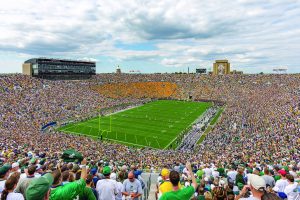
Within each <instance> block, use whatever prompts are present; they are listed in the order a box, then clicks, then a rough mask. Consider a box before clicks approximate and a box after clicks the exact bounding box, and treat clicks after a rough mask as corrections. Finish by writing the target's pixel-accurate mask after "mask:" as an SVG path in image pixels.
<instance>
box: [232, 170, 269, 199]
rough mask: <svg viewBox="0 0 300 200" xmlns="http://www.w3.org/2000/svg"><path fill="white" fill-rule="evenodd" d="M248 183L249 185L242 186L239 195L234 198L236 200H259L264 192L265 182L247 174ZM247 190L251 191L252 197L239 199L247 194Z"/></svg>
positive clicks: (260, 178)
mask: <svg viewBox="0 0 300 200" xmlns="http://www.w3.org/2000/svg"><path fill="white" fill-rule="evenodd" d="M248 183H249V185H244V187H243V189H242V191H241V193H240V194H239V195H238V196H237V197H236V198H235V199H236V200H237V199H240V200H260V199H261V197H262V196H263V195H264V193H265V192H266V182H265V180H264V179H263V178H262V177H260V176H258V175H255V174H249V175H248ZM248 189H250V190H251V193H252V196H251V197H245V198H241V197H243V196H244V195H245V194H246V193H247V191H248Z"/></svg>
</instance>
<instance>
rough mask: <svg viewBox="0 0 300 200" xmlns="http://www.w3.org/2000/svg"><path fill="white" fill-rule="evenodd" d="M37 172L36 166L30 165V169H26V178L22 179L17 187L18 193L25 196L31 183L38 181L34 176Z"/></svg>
mask: <svg viewBox="0 0 300 200" xmlns="http://www.w3.org/2000/svg"><path fill="white" fill-rule="evenodd" d="M35 170H36V166H35V165H30V166H29V167H28V169H25V174H26V177H25V178H20V181H19V183H18V185H17V187H16V192H19V193H22V195H23V196H25V191H26V189H27V187H28V186H29V184H30V182H31V181H33V180H35V179H36V177H35V175H34V173H35Z"/></svg>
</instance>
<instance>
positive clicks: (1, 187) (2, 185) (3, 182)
mask: <svg viewBox="0 0 300 200" xmlns="http://www.w3.org/2000/svg"><path fill="white" fill-rule="evenodd" d="M5 181H6V180H3V181H0V193H2V191H3V190H4V186H5Z"/></svg>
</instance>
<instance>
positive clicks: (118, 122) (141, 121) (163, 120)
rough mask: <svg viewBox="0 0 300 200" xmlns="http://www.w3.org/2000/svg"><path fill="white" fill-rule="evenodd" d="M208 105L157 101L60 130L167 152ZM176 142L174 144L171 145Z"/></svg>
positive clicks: (175, 144)
mask: <svg viewBox="0 0 300 200" xmlns="http://www.w3.org/2000/svg"><path fill="white" fill-rule="evenodd" d="M210 105H211V104H210V103H201V102H188V101H172V100H160V101H154V102H151V103H147V104H145V105H142V106H139V107H136V108H131V109H130V110H125V111H122V112H119V113H116V114H111V115H109V116H105V117H101V116H99V117H95V118H92V119H89V120H87V121H84V122H79V123H75V124H70V125H67V126H64V127H63V128H61V129H60V131H63V132H66V133H71V134H72V133H73V134H83V135H90V136H93V137H95V138H99V137H100V138H101V137H102V139H103V138H105V139H108V140H112V141H117V142H121V143H124V144H129V145H134V146H140V147H153V148H158V149H167V148H168V147H171V146H172V145H173V147H176V146H177V143H176V142H178V141H176V139H177V138H178V136H180V135H182V134H183V133H184V131H186V130H187V129H188V128H189V127H190V126H191V124H192V123H193V122H194V121H195V120H196V119H197V118H198V117H199V116H201V115H202V113H204V112H205V111H206V109H207V108H209V107H210ZM174 142H175V143H174Z"/></svg>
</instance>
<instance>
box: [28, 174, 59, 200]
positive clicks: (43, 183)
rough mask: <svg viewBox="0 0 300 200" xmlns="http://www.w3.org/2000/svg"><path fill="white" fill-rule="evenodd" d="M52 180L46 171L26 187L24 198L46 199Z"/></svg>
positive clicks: (29, 199) (30, 199)
mask: <svg viewBox="0 0 300 200" xmlns="http://www.w3.org/2000/svg"><path fill="white" fill-rule="evenodd" d="M53 180H54V178H53V176H52V174H51V173H46V174H44V175H43V176H41V177H39V178H37V179H34V180H32V181H31V182H30V184H29V186H28V188H27V189H26V193H25V194H26V200H48V199H49V197H50V191H51V190H50V188H51V185H52V183H53Z"/></svg>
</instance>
